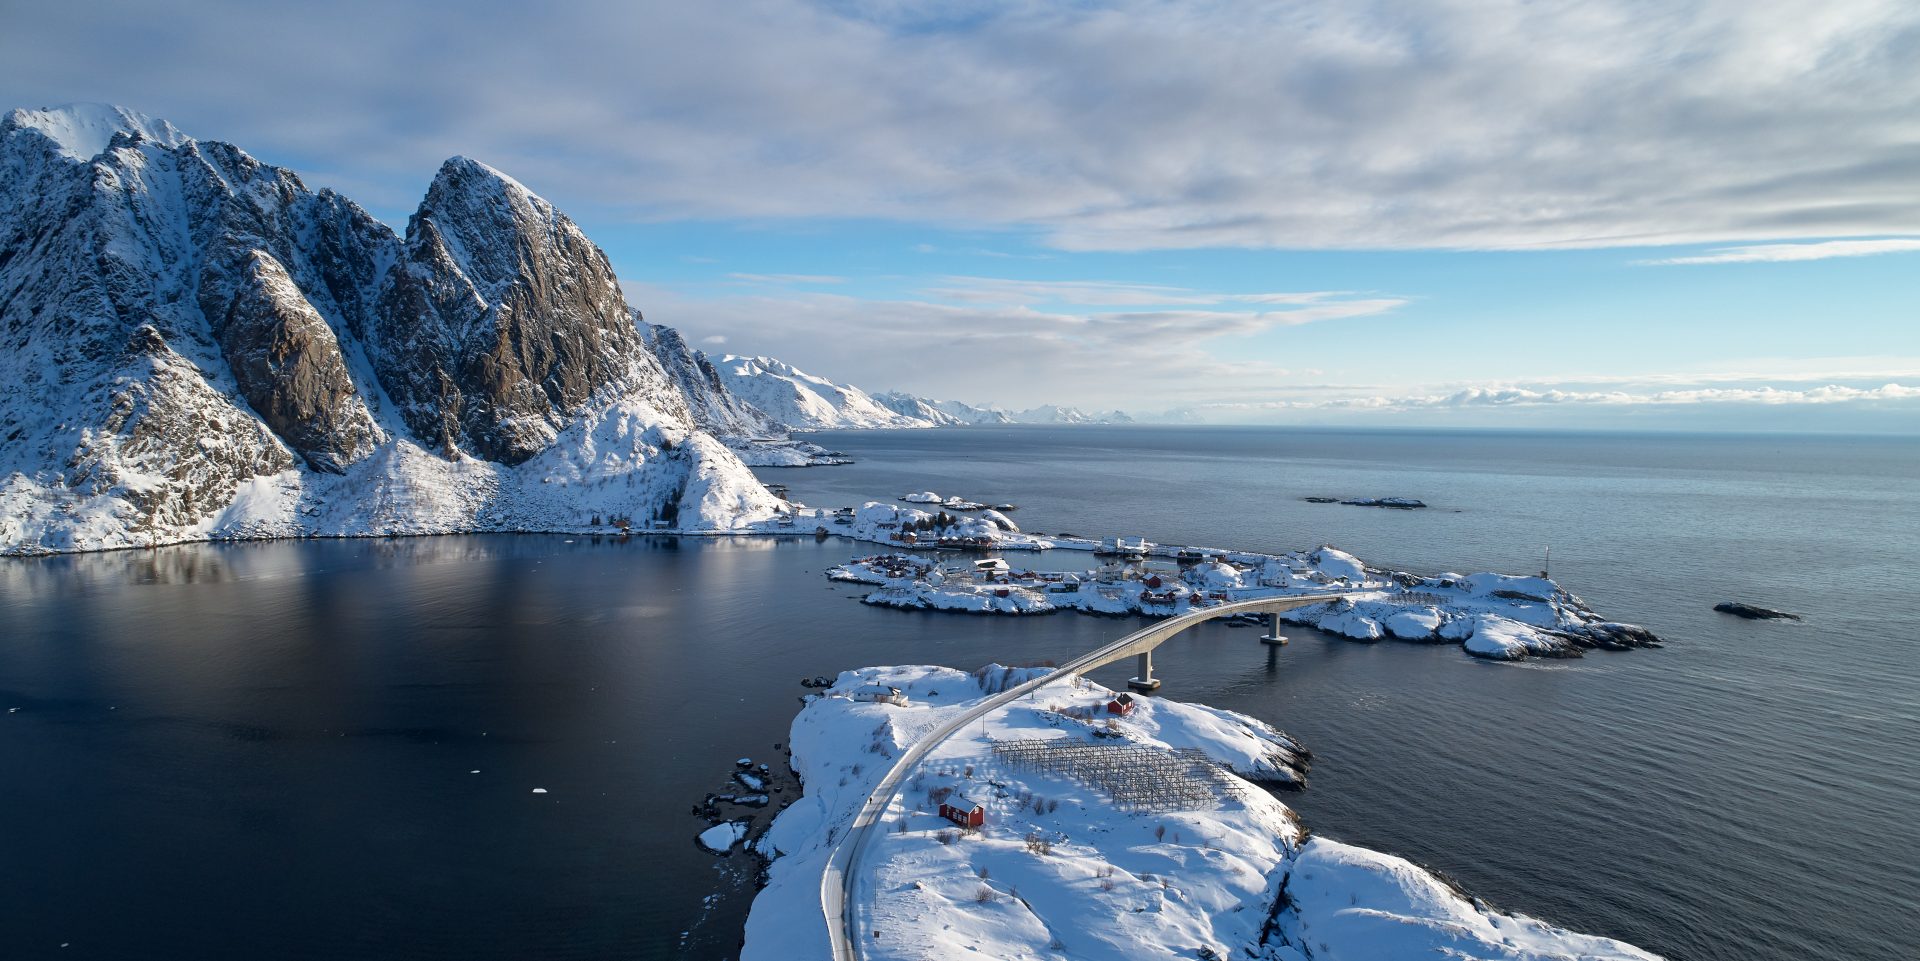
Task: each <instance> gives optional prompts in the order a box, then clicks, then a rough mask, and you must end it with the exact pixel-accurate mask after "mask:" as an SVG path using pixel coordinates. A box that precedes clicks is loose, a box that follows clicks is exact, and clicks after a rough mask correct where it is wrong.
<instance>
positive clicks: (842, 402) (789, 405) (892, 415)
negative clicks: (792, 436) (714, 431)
mask: <svg viewBox="0 0 1920 961" xmlns="http://www.w3.org/2000/svg"><path fill="white" fill-rule="evenodd" d="M713 366H714V367H715V368H716V369H717V370H718V371H719V372H720V379H721V380H722V381H723V382H724V383H725V384H726V385H727V389H728V390H730V391H732V392H733V393H734V395H735V396H737V397H739V398H741V399H742V400H745V401H746V402H747V403H749V404H752V405H753V406H755V407H757V408H759V409H760V410H763V411H765V412H766V413H767V414H768V415H770V416H772V417H773V419H774V420H777V421H779V422H780V423H782V424H785V425H787V426H788V427H791V428H793V429H794V430H832V429H862V428H873V427H933V426H936V425H935V424H934V423H933V422H931V421H929V420H925V419H923V418H919V417H909V416H907V415H905V414H902V413H900V412H898V411H895V410H892V409H890V408H888V407H887V406H886V405H884V404H882V403H880V402H879V401H877V400H874V399H873V397H872V396H871V395H869V394H868V393H867V392H866V391H864V390H861V389H860V388H858V387H854V386H852V385H850V384H836V383H834V382H833V381H830V380H828V379H826V378H825V377H818V376H815V375H813V374H809V373H807V372H806V371H803V370H800V369H799V368H797V367H794V366H793V365H791V364H787V363H783V362H781V361H778V360H775V359H773V358H771V357H740V356H736V355H733V354H728V355H726V356H724V357H720V358H718V359H716V360H714V361H713Z"/></svg>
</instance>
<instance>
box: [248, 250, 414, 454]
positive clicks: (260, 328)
mask: <svg viewBox="0 0 1920 961" xmlns="http://www.w3.org/2000/svg"><path fill="white" fill-rule="evenodd" d="M219 326H220V343H221V346H222V348H224V350H225V352H226V357H227V363H228V364H229V365H230V366H231V367H232V368H233V374H234V377H235V379H237V380H238V381H239V382H240V391H241V393H242V395H244V396H245V397H246V398H247V403H249V404H251V405H253V409H254V410H255V411H257V412H258V413H259V414H260V416H261V418H262V419H263V420H265V421H266V422H267V426H268V427H271V428H273V431H274V433H276V434H279V435H280V437H281V438H282V439H283V440H285V441H286V442H287V446H289V447H291V448H293V449H294V450H295V451H296V452H298V453H299V454H300V455H301V456H302V457H305V458H306V460H307V464H308V465H309V466H311V467H312V468H313V469H315V470H323V471H328V472H330V473H335V474H338V473H341V472H343V471H344V470H345V469H346V467H347V465H349V464H351V463H353V462H354V461H356V460H359V459H360V458H361V457H364V456H366V455H367V454H369V453H371V452H372V451H373V448H374V445H375V444H377V443H378V442H379V439H380V430H379V428H378V427H376V426H374V423H373V418H372V416H371V415H370V414H368V412H367V408H366V405H365V404H364V403H362V402H361V400H360V395H359V393H358V392H357V391H356V390H355V389H354V385H353V378H352V377H351V376H350V375H349V374H348V372H347V363H346V358H345V357H343V356H342V355H341V353H340V344H339V342H338V341H337V340H336V339H335V338H334V336H333V329H332V328H331V327H328V326H327V322H326V320H324V319H323V318H322V317H321V316H320V314H319V312H318V311H316V310H314V309H313V305H312V304H309V303H308V302H307V299H306V298H305V297H304V296H302V295H301V293H300V288H299V287H297V286H295V285H294V283H293V280H292V278H290V277H288V276H287V272H286V269H285V268H283V267H281V266H280V262H279V261H277V260H275V259H273V257H272V256H271V255H269V254H267V253H265V252H262V251H255V252H254V253H253V255H252V257H250V258H249V264H248V269H247V281H246V283H244V284H243V285H242V286H241V287H240V288H239V290H237V291H235V293H234V296H233V301H232V303H231V304H230V305H229V306H228V307H227V310H226V313H225V316H224V317H222V318H221V323H220V325H219Z"/></svg>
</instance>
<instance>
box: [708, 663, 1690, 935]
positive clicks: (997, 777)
mask: <svg viewBox="0 0 1920 961" xmlns="http://www.w3.org/2000/svg"><path fill="white" fill-rule="evenodd" d="M1035 670H1044V669H1027V670H1020V669H1006V668H1001V667H999V666H997V665H994V666H989V667H988V668H983V669H981V670H980V671H977V672H975V673H974V674H972V675H968V674H964V673H962V672H959V671H955V670H951V669H948V668H940V667H924V666H911V667H884V668H866V669H862V670H858V671H849V672H846V673H844V674H842V675H840V677H839V678H838V679H837V681H836V682H835V684H834V685H833V687H832V688H831V689H830V690H829V691H828V692H827V693H826V695H824V696H816V697H814V698H812V699H811V700H810V702H809V703H808V704H807V706H806V707H805V708H803V709H802V710H801V712H800V714H799V716H798V717H797V718H795V720H794V722H793V731H792V740H791V744H792V748H793V766H794V769H795V771H796V772H797V773H798V774H799V775H800V777H801V778H802V780H803V782H804V784H805V794H804V795H803V796H802V797H801V798H800V799H799V800H798V801H797V802H795V803H794V804H793V805H792V806H790V807H788V808H787V809H786V810H784V811H782V812H781V813H780V815H779V817H778V818H776V819H775V820H774V822H773V824H772V826H771V827H770V828H769V829H768V831H767V832H766V834H765V835H763V836H762V837H760V838H758V839H757V840H755V841H753V842H752V844H753V847H754V849H755V850H756V851H758V852H759V853H760V854H761V855H763V856H766V857H769V858H772V863H771V865H770V866H769V869H768V872H767V878H768V881H767V886H766V888H765V889H764V890H762V891H761V892H760V894H759V896H758V897H757V898H756V899H755V901H754V904H753V908H752V912H751V914H750V916H749V917H748V919H747V929H746V944H745V946H744V948H743V949H742V952H741V959H742V961H772V959H779V961H792V959H823V958H827V957H829V945H828V939H827V924H828V923H829V922H828V919H827V918H826V917H825V916H824V914H823V912H822V907H821V879H822V870H823V867H824V865H825V863H826V861H827V859H828V856H829V854H830V853H831V852H832V850H833V848H834V846H835V845H836V843H838V842H839V841H841V840H843V838H844V835H845V832H846V829H847V826H848V825H849V824H850V823H851V821H852V818H853V815H854V813H855V812H856V811H858V810H859V808H860V806H861V805H862V803H863V802H864V801H865V799H866V797H867V795H868V794H869V793H870V792H871V791H872V790H873V788H874V786H875V785H876V784H877V783H878V782H879V781H880V780H881V778H882V777H883V776H884V775H885V774H886V772H887V771H888V770H889V768H890V767H891V766H892V765H893V763H894V758H896V757H898V756H900V755H901V754H902V753H903V751H904V750H905V749H906V748H907V747H909V746H910V745H912V744H913V743H914V742H915V741H916V740H917V739H918V738H919V737H920V736H922V734H923V733H924V732H927V731H929V730H932V729H933V728H935V727H937V726H938V725H939V724H940V723H942V721H943V720H945V719H948V718H951V717H953V716H955V715H956V714H960V713H962V712H965V711H966V710H967V709H968V708H969V707H970V706H971V705H974V704H977V703H978V702H979V701H980V700H981V699H983V698H985V697H987V696H988V695H990V694H992V693H996V692H999V691H1002V690H1005V689H1006V688H1007V687H1008V686H1010V685H1011V684H1013V683H1017V682H1019V681H1021V680H1025V679H1026V678H1027V677H1029V676H1032V673H1033V671H1035ZM874 685H880V686H885V687H895V688H898V689H899V690H900V692H901V693H902V694H903V695H904V701H905V703H904V704H886V703H874V702H865V701H860V700H857V699H855V698H854V697H852V696H850V695H852V694H853V692H856V691H858V690H860V689H862V688H868V687H871V686H874ZM1115 697H1116V695H1115V694H1114V693H1113V692H1111V691H1108V690H1106V689H1105V688H1102V687H1100V686H1099V685H1097V684H1094V683H1092V682H1090V681H1087V680H1085V679H1084V678H1078V677H1063V678H1062V679H1061V680H1060V681H1059V682H1057V683H1054V684H1050V685H1047V686H1045V687H1042V688H1040V689H1039V690H1038V691H1036V692H1035V693H1033V694H1031V695H1028V696H1027V697H1024V698H1022V699H1020V700H1018V701H1016V702H1014V703H1013V704H1012V705H1010V706H1008V707H1005V708H1002V709H1000V710H997V711H994V712H991V713H990V714H988V715H987V716H986V717H985V718H984V719H983V720H982V721H981V723H979V724H974V723H968V724H966V725H965V726H963V727H962V728H960V730H959V731H958V732H957V733H956V734H955V735H954V736H952V737H950V738H949V739H948V740H947V741H945V742H944V743H942V744H940V745H939V746H938V747H936V748H935V749H934V750H933V751H931V752H930V753H929V754H928V755H927V756H926V757H924V758H922V759H921V760H920V761H919V762H918V763H917V765H916V766H915V769H914V770H913V771H911V772H908V776H907V778H906V780H905V781H904V787H903V789H902V791H901V793H900V795H899V796H898V797H897V798H896V799H895V801H894V802H893V805H892V806H891V807H890V808H889V809H888V810H887V811H886V812H885V814H884V816H883V818H882V819H881V821H880V822H879V825H878V826H877V827H876V830H877V831H879V832H880V833H879V834H878V835H877V836H876V837H875V838H874V839H873V840H872V841H871V842H870V843H869V845H868V847H867V849H866V855H865V857H864V859H863V860H862V861H861V863H859V864H857V865H854V866H853V868H852V871H853V874H854V876H855V877H856V879H857V881H856V885H855V891H856V897H857V899H858V901H859V904H858V905H857V915H858V917H859V918H860V920H861V930H860V931H858V932H857V934H858V937H859V943H858V956H859V957H861V958H863V959H872V961H878V959H894V958H900V959H906V958H914V959H921V958H941V959H945V958H966V957H981V958H996V959H1020V958H1033V959H1089V961H1092V959H1101V961H1106V959H1114V961H1119V959H1173V958H1181V959H1193V958H1206V957H1218V958H1228V957H1232V958H1248V959H1268V961H1283V959H1284V961H1308V959H1318V961H1340V959H1366V961H1382V959H1402V958H1406V959H1413V958H1435V959H1444V958H1451V959H1462V958H1485V959H1500V961H1521V959H1528V961H1531V959H1540V961H1545V959H1550V958H1551V959H1572V958H1579V959H1591V961H1601V959H1647V958H1652V957H1653V955H1650V954H1647V953H1646V952H1643V951H1640V950H1638V949H1636V948H1634V947H1632V946H1630V945H1626V944H1622V943H1620V942H1617V941H1612V940H1608V939H1605V938H1598V937H1590V936H1586V935H1580V934H1575V933H1572V932H1569V931H1565V930H1563V929H1560V928H1556V927H1554V926H1552V925H1550V924H1547V923H1544V922H1541V921H1537V920H1534V919H1531V918H1526V917H1522V916H1517V915H1509V914H1503V913H1500V912H1497V911H1493V910H1491V909H1489V908H1487V907H1485V906H1484V905H1481V904H1479V903H1477V902H1476V901H1474V900H1472V899H1470V898H1469V897H1466V896H1464V895H1462V894H1461V893H1460V892H1458V891H1457V890H1455V889H1454V888H1453V887H1451V886H1449V885H1448V884H1446V883H1445V882H1443V881H1441V880H1440V879H1438V878H1436V877H1435V876H1433V875H1432V874H1430V873H1428V872H1427V871H1425V870H1423V869H1421V868H1420V867H1418V866H1416V865H1414V864H1412V863H1410V862H1408V861H1405V860H1403V859H1400V858H1396V857H1393V856H1391V855H1386V854H1381V853H1378V852H1374V851H1369V850H1366V849H1363V848H1357V847H1353V846H1351V845H1346V844H1341V843H1339V842H1336V841H1330V840H1327V839H1323V838H1312V837H1309V836H1308V833H1307V832H1306V831H1305V830H1304V829H1303V828H1302V826H1301V824H1300V822H1299V819H1298V818H1297V817H1296V816H1295V815H1294V814H1293V812H1292V811H1291V810H1290V809H1288V808H1287V806H1286V805H1285V804H1283V803H1281V802H1280V801H1279V800H1278V799H1277V798H1275V797H1274V796H1273V795H1272V794H1270V793H1268V792H1267V791H1266V790H1264V789H1262V788H1260V787H1257V786H1256V785H1255V784H1253V783H1251V782H1250V781H1248V780H1246V779H1245V778H1244V777H1242V776H1240V775H1239V774H1236V773H1234V772H1244V773H1248V774H1252V775H1254V776H1258V777H1262V778H1264V779H1266V780H1269V781H1281V782H1284V781H1286V780H1287V779H1289V778H1293V777H1297V775H1298V773H1299V772H1300V771H1301V770H1303V768H1304V762H1305V757H1306V754H1305V751H1304V749H1302V748H1300V746H1299V745H1298V744H1296V743H1294V742H1293V740H1292V739H1291V738H1288V737H1287V736H1286V735H1284V734H1282V733H1280V732H1279V731H1276V730H1274V729H1273V728H1271V727H1269V726H1268V725H1266V724H1264V723H1262V722H1260V721H1258V720H1255V719H1253V718H1249V717H1245V716H1243V715H1239V714H1235V713H1233V712H1230V711H1222V710H1217V709H1213V708H1208V707H1204V706H1201V705H1195V704H1183V703H1180V702H1177V701H1169V700H1164V699H1158V698H1153V699H1139V700H1137V701H1136V702H1135V706H1134V707H1133V709H1132V711H1131V713H1129V714H1126V715H1125V716H1119V715H1115V714H1112V713H1109V708H1108V704H1109V702H1111V701H1113V700H1114V698H1115ZM961 799H965V804H966V805H968V806H970V805H972V804H978V805H979V806H980V807H981V808H983V809H984V815H985V823H984V824H983V825H981V826H980V827H979V828H977V829H973V830H962V829H960V828H958V827H956V826H955V825H954V824H952V823H949V822H948V821H947V820H945V819H943V818H942V817H941V814H940V805H941V803H942V802H943V801H944V802H946V803H948V804H960V803H961ZM713 840H714V841H715V842H718V841H721V840H724V838H721V837H715V838H713ZM836 922H837V919H836ZM1209 952H1211V953H1209Z"/></svg>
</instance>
